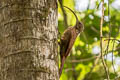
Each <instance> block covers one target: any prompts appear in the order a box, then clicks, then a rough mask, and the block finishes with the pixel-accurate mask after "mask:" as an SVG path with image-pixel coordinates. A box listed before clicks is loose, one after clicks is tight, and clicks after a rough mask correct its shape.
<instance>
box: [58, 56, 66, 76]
mask: <svg viewBox="0 0 120 80" xmlns="http://www.w3.org/2000/svg"><path fill="white" fill-rule="evenodd" d="M64 62H65V56H63V58H62V60H61V65H60V69H59V77H60V76H61V74H62V69H63V66H64Z"/></svg>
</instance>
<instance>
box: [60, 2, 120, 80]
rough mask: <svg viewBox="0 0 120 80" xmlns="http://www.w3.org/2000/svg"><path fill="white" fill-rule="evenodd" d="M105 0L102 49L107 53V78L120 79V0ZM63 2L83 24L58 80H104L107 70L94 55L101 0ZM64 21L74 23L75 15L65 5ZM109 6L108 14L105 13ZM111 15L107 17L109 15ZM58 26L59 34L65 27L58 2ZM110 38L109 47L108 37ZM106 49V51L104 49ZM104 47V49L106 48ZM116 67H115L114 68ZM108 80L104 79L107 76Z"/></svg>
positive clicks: (97, 40) (97, 44)
mask: <svg viewBox="0 0 120 80" xmlns="http://www.w3.org/2000/svg"><path fill="white" fill-rule="evenodd" d="M109 1H110V2H109V9H108V0H105V4H104V6H105V17H104V24H103V37H104V38H103V52H104V54H106V56H105V61H106V63H107V66H108V68H109V75H110V79H111V80H114V79H115V78H116V80H120V78H117V77H119V76H120V67H119V66H120V42H119V41H120V0H109ZM63 5H64V6H67V7H69V8H71V9H72V10H73V11H74V12H75V13H76V15H77V16H78V18H79V20H80V21H81V22H82V23H83V24H84V26H85V29H84V32H83V33H81V34H80V36H78V37H77V39H76V41H75V43H74V46H73V48H72V50H71V54H70V55H69V56H68V57H67V59H66V61H65V64H64V68H63V72H62V75H61V78H60V80H105V79H106V74H105V70H104V67H103V64H102V62H101V59H100V60H98V62H97V65H94V63H95V62H96V59H97V58H96V56H97V55H99V54H100V37H99V36H100V19H101V4H100V0H63ZM64 10H65V12H66V14H67V23H68V25H69V26H74V25H75V22H76V19H75V17H74V15H73V14H72V13H71V12H70V11H69V10H68V9H65V8H64ZM108 10H109V15H110V16H108ZM109 18H110V19H109ZM58 28H59V32H60V33H61V34H62V33H63V32H64V30H65V28H66V27H65V26H64V16H63V14H62V10H61V8H60V5H59V3H58ZM109 35H110V38H115V39H118V40H119V41H117V40H115V41H114V40H110V43H109V48H108V49H107V45H108V40H106V38H108V37H109ZM107 50H108V51H107ZM105 51H107V52H105ZM114 69H115V70H114ZM106 80H107V79H106Z"/></svg>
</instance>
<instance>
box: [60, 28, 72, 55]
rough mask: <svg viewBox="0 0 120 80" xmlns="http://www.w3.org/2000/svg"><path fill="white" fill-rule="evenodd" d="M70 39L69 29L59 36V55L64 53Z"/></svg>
mask: <svg viewBox="0 0 120 80" xmlns="http://www.w3.org/2000/svg"><path fill="white" fill-rule="evenodd" d="M70 39H71V29H69V30H68V31H66V32H65V33H64V34H63V36H62V37H61V45H60V55H61V57H62V56H63V55H65V54H66V51H67V49H68V46H69V43H70Z"/></svg>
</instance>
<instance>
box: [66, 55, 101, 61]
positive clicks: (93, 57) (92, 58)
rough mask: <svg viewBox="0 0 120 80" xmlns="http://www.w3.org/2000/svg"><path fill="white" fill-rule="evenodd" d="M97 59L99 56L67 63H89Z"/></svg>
mask: <svg viewBox="0 0 120 80" xmlns="http://www.w3.org/2000/svg"><path fill="white" fill-rule="evenodd" d="M98 57H99V56H93V57H91V58H86V59H80V60H69V61H68V62H70V63H79V62H86V61H90V60H93V59H96V58H98Z"/></svg>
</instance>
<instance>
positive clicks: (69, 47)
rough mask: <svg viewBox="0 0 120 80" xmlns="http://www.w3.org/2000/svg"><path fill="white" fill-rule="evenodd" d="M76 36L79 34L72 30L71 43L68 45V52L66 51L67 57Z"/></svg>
mask: <svg viewBox="0 0 120 80" xmlns="http://www.w3.org/2000/svg"><path fill="white" fill-rule="evenodd" d="M76 37H77V35H76V33H75V31H74V30H73V31H72V32H71V38H70V40H69V44H68V47H67V50H66V53H65V56H66V57H67V56H68V54H69V52H70V51H71V49H72V46H73V44H74V42H75V39H76Z"/></svg>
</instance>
